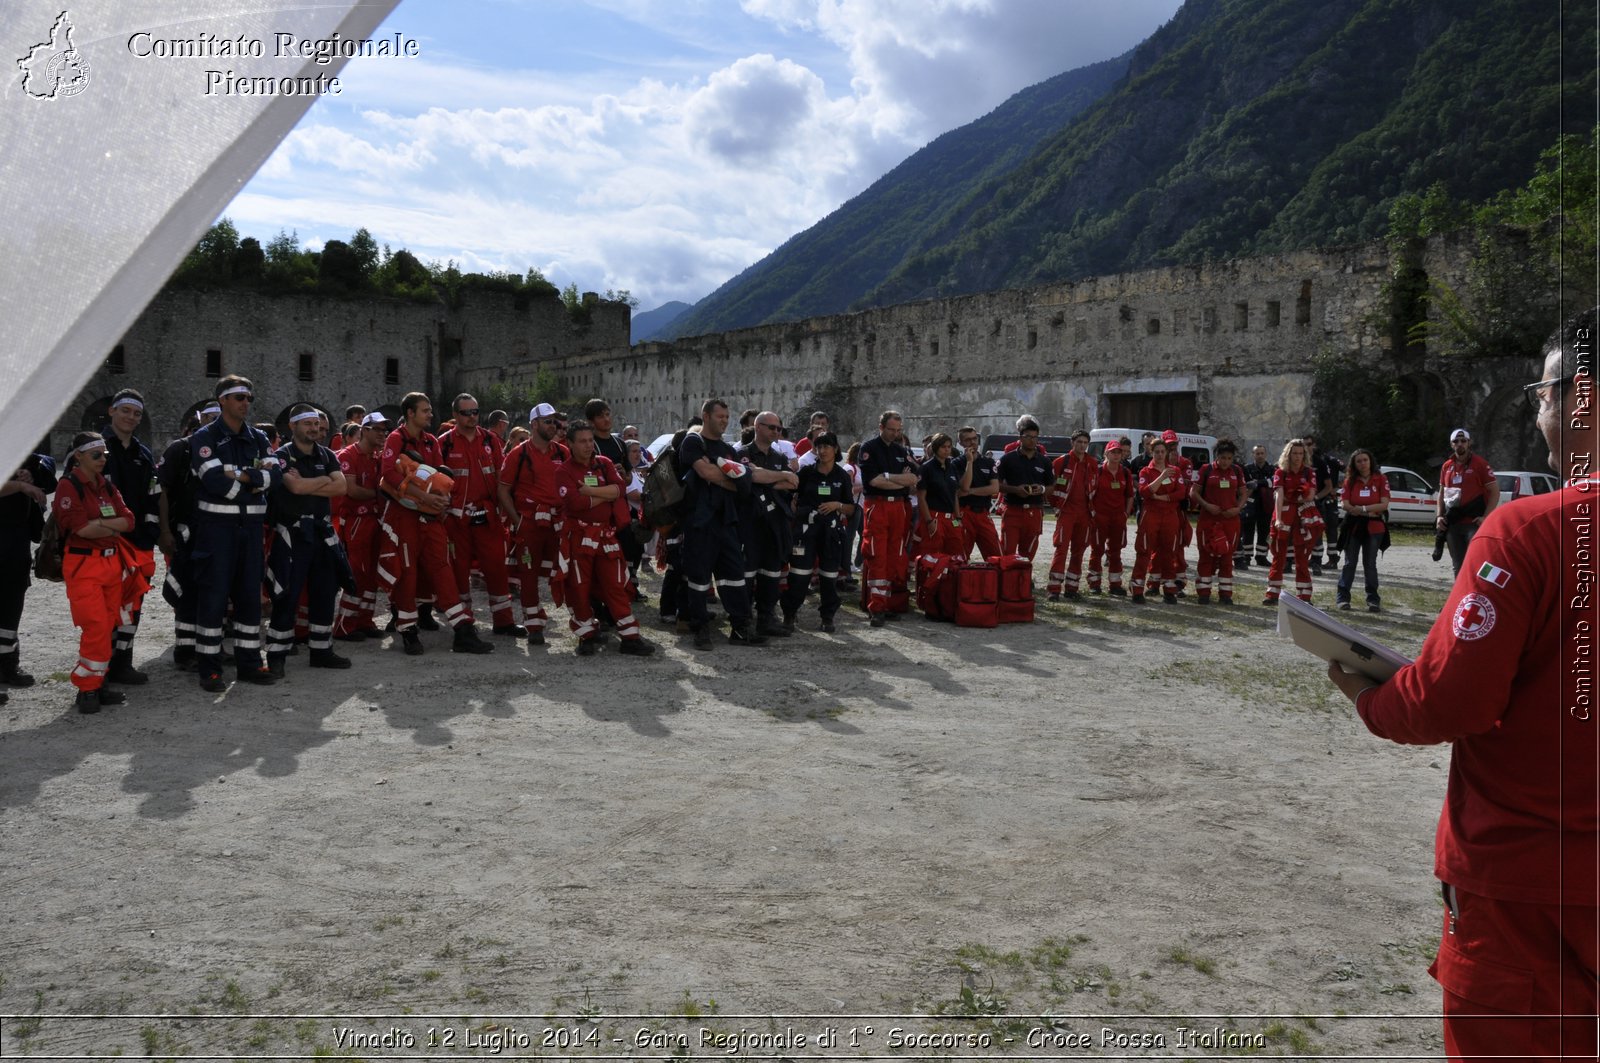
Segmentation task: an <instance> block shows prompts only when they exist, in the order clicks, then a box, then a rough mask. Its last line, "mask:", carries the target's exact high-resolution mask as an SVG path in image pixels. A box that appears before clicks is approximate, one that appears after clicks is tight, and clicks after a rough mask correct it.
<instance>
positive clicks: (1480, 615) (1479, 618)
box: [1450, 593, 1495, 642]
mask: <svg viewBox="0 0 1600 1063" xmlns="http://www.w3.org/2000/svg"><path fill="white" fill-rule="evenodd" d="M1494 615H1495V614H1494V603H1493V602H1491V601H1490V600H1489V599H1487V598H1485V597H1484V596H1483V595H1481V594H1476V593H1473V594H1469V595H1467V596H1466V597H1464V598H1462V599H1461V601H1460V602H1459V603H1458V604H1457V605H1456V612H1455V615H1454V616H1452V617H1451V618H1450V630H1451V631H1453V632H1455V636H1456V638H1458V639H1461V640H1462V641H1463V642H1472V641H1474V640H1476V639H1481V638H1483V636H1485V635H1487V634H1488V633H1489V632H1491V631H1493V630H1494Z"/></svg>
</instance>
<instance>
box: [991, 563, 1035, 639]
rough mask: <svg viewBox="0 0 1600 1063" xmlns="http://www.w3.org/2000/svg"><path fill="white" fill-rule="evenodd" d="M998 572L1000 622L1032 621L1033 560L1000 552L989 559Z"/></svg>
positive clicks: (1027, 622)
mask: <svg viewBox="0 0 1600 1063" xmlns="http://www.w3.org/2000/svg"><path fill="white" fill-rule="evenodd" d="M989 564H991V565H993V566H994V567H995V571H996V572H997V573H999V581H1000V587H999V595H998V599H999V613H1000V623H1002V624H1029V623H1032V622H1033V562H1032V561H1029V560H1028V559H1027V558H1026V557H1024V556H1023V555H1021V554H1000V555H998V556H996V557H991V558H990V559H989Z"/></svg>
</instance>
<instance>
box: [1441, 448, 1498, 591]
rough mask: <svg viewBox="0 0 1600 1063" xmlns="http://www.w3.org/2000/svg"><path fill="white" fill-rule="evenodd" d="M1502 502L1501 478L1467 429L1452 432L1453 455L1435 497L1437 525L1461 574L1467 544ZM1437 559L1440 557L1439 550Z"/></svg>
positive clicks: (1451, 559) (1454, 567)
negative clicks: (1474, 448)
mask: <svg viewBox="0 0 1600 1063" xmlns="http://www.w3.org/2000/svg"><path fill="white" fill-rule="evenodd" d="M1499 504H1500V481H1499V480H1496V479H1495V478H1494V470H1493V469H1491V468H1489V463H1488V462H1487V461H1484V460H1483V458H1482V457H1480V456H1479V455H1477V454H1474V453H1473V452H1472V435H1471V434H1470V433H1469V432H1468V431H1467V430H1466V429H1465V428H1457V429H1456V430H1455V431H1454V432H1451V433H1450V456H1449V457H1448V458H1446V459H1445V461H1444V467H1443V468H1441V469H1440V470H1439V496H1438V498H1436V499H1435V500H1434V508H1435V512H1436V513H1437V518H1436V519H1435V521H1434V527H1435V528H1437V529H1438V530H1439V533H1440V534H1441V535H1443V536H1444V537H1445V542H1446V543H1447V544H1448V545H1449V547H1450V567H1451V569H1452V570H1453V571H1454V573H1455V574H1456V575H1458V576H1459V575H1461V562H1462V559H1464V558H1465V557H1466V556H1467V544H1468V543H1470V542H1471V541H1472V536H1473V534H1474V533H1475V532H1476V531H1477V530H1478V527H1479V525H1481V524H1482V523H1483V518H1484V517H1487V516H1488V515H1489V514H1490V513H1491V512H1492V511H1493V510H1494V507H1495V506H1497V505H1499ZM1434 560H1438V555H1437V552H1436V553H1435V556H1434Z"/></svg>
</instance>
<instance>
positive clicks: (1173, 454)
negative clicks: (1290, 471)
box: [1161, 428, 1196, 598]
mask: <svg viewBox="0 0 1600 1063" xmlns="http://www.w3.org/2000/svg"><path fill="white" fill-rule="evenodd" d="M1161 441H1162V442H1163V443H1165V444H1166V445H1167V464H1169V465H1171V466H1172V467H1173V468H1174V469H1177V470H1178V476H1179V477H1180V481H1181V482H1182V484H1183V491H1184V495H1183V502H1182V504H1180V505H1179V506H1178V541H1177V542H1175V543H1173V544H1172V562H1173V564H1174V565H1176V566H1177V572H1178V580H1177V595H1178V597H1180V598H1181V597H1183V596H1184V594H1186V593H1187V592H1186V591H1185V590H1184V588H1185V587H1187V586H1188V585H1189V555H1188V553H1187V550H1188V546H1189V544H1190V543H1192V542H1194V525H1193V524H1191V523H1190V522H1189V508H1190V507H1189V489H1190V488H1191V487H1193V486H1194V484H1195V478H1196V469H1195V467H1194V462H1192V461H1190V460H1189V459H1188V458H1186V457H1184V454H1183V446H1182V443H1181V441H1180V440H1179V439H1178V433H1177V432H1175V431H1173V430H1172V429H1170V428H1169V429H1167V430H1166V431H1165V432H1162V433H1161Z"/></svg>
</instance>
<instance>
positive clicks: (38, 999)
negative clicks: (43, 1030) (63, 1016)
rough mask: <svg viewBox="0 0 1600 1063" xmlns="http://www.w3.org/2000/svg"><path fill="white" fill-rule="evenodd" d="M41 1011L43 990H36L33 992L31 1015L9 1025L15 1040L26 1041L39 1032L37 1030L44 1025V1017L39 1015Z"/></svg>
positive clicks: (42, 1007)
mask: <svg viewBox="0 0 1600 1063" xmlns="http://www.w3.org/2000/svg"><path fill="white" fill-rule="evenodd" d="M43 1010H44V990H42V989H36V990H34V991H33V1014H32V1015H29V1016H27V1017H25V1018H21V1019H17V1020H16V1021H15V1022H13V1023H12V1024H11V1032H12V1033H14V1034H16V1036H17V1040H19V1041H26V1040H27V1039H28V1038H30V1037H32V1036H33V1035H34V1034H36V1033H38V1032H39V1028H40V1027H41V1026H43V1025H44V1017H43V1016H42V1015H40V1014H39V1013H40V1012H42V1011H43Z"/></svg>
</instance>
